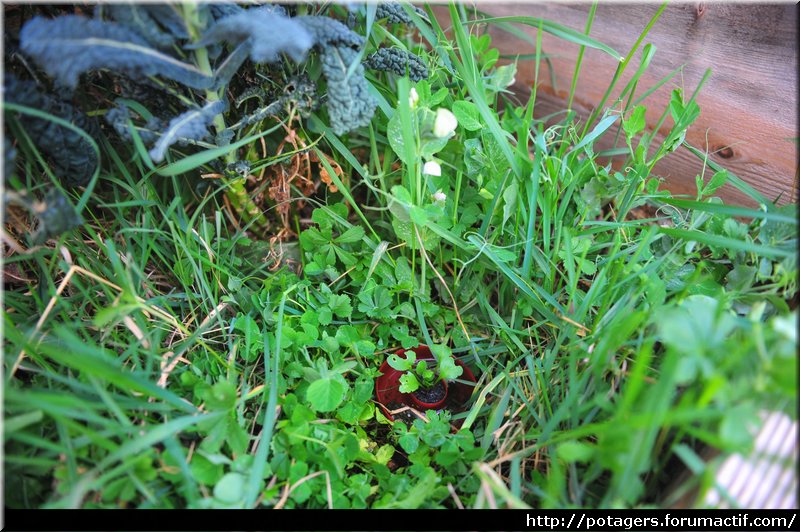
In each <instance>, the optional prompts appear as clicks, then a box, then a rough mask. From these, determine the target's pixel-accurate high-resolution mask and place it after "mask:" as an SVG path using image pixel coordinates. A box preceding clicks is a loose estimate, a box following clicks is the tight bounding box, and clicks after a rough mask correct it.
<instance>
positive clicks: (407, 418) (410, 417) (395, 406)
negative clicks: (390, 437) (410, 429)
mask: <svg viewBox="0 0 800 532" xmlns="http://www.w3.org/2000/svg"><path fill="white" fill-rule="evenodd" d="M404 406H406V405H404V404H401V403H395V402H391V403H389V404H388V405H386V408H388V409H389V411H390V412H394V411H396V410H400V409H402V408H403V407H404ZM392 417H393V418H395V419H396V420H400V421H403V422H404V423H405V424H406V425H409V426H410V425H411V423H413V422H414V420H415V419H418V418H417V416H416V415H415V414H414V412H412V411H411V410H410V409H406V410H403V411H402V412H398V413H396V414H392Z"/></svg>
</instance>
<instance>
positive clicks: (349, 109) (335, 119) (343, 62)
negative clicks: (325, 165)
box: [320, 46, 378, 135]
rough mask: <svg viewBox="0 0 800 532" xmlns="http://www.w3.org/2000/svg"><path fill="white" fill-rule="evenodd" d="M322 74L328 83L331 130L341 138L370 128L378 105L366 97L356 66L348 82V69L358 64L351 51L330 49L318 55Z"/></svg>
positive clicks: (341, 48) (369, 97)
mask: <svg viewBox="0 0 800 532" xmlns="http://www.w3.org/2000/svg"><path fill="white" fill-rule="evenodd" d="M320 58H321V60H322V73H323V74H324V75H325V79H326V80H327V82H328V116H329V117H330V121H331V129H333V132H334V133H336V134H337V135H343V134H344V133H347V132H349V131H352V130H354V129H356V128H359V127H363V126H366V125H368V124H369V122H370V120H372V115H373V114H374V113H375V108H376V107H377V106H378V102H377V101H375V98H373V97H372V95H371V94H370V93H369V88H368V85H367V80H366V79H365V78H364V67H363V66H362V65H358V66H357V67H356V69H355V71H354V72H353V75H352V76H350V79H347V69H348V68H349V67H350V65H351V64H352V63H353V62H354V61H358V52H357V51H356V50H353V49H352V48H346V47H335V46H331V47H328V48H325V49H324V50H323V51H322V52H321V53H320Z"/></svg>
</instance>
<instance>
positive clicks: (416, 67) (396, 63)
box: [364, 48, 428, 82]
mask: <svg viewBox="0 0 800 532" xmlns="http://www.w3.org/2000/svg"><path fill="white" fill-rule="evenodd" d="M364 65H365V66H366V67H367V68H370V69H372V70H382V71H384V72H392V73H394V74H397V75H398V76H405V75H406V74H408V77H409V78H411V81H414V82H416V81H419V80H421V79H428V67H427V66H425V62H424V61H423V60H422V59H421V58H419V57H418V56H416V55H414V54H412V53H411V52H407V51H405V50H401V49H399V48H381V49H380V50H378V51H377V52H375V53H373V54H372V55H370V56H369V57H367V59H366V61H364Z"/></svg>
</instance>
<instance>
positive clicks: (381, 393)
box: [375, 345, 478, 427]
mask: <svg viewBox="0 0 800 532" xmlns="http://www.w3.org/2000/svg"><path fill="white" fill-rule="evenodd" d="M411 351H414V353H415V354H416V355H417V360H434V361H435V360H436V359H435V358H434V356H433V354H432V353H431V350H430V349H428V346H426V345H420V346H419V347H414V348H412V349H411ZM405 352H406V350H405V349H400V350H398V351H396V353H397V354H398V355H402V354H403V353H405ZM455 362H456V365H457V366H461V367H462V368H464V372H463V373H462V374H461V376H460V377H459V378H458V379H457V380H455V381H453V382H450V383H447V394H446V396H445V399H444V405H446V407H447V409H448V410H450V412H451V413H453V414H456V413H458V412H461V411H463V410H464V406H465V405H466V404H467V401H469V398H470V397H471V396H472V390H473V389H474V388H475V384H476V383H477V382H478V380H477V379H476V378H475V375H474V374H473V373H472V371H471V370H470V369H469V368H468V367H467V366H466V365H465V364H464V363H463V362H461V361H460V360H458V359H456V361H455ZM380 371H381V373H382V375H381V376H380V377H378V378H377V379H375V395H376V397H377V399H378V404H379V406H380V407H381V410H382V411H383V414H384V415H385V416H386V418H387V419H389V420H390V421H394V417H393V416H392V414H391V413H390V408H389V405H390V404H392V403H394V404H397V405H402V406H409V407H411V408H414V409H416V410H421V411H423V412H424V411H427V410H439V409H441V408H442V406H438V407H425V406H422V405H420V404H418V403H417V402H416V401H415V400H414V397H413V395H412V394H410V393H402V392H401V391H400V376H401V375H402V374H403V372H402V371H397V370H396V369H394V368H393V367H391V366H390V365H389V363H388V362H384V363H383V364H382V365H381V368H380ZM462 422H463V420H461V419H458V420H455V421H453V425H455V426H457V427H460V426H461V423H462Z"/></svg>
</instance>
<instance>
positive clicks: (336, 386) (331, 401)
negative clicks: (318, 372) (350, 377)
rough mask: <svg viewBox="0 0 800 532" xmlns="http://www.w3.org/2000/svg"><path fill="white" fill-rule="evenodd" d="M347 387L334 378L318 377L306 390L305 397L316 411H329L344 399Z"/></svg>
mask: <svg viewBox="0 0 800 532" xmlns="http://www.w3.org/2000/svg"><path fill="white" fill-rule="evenodd" d="M346 392H347V387H346V386H345V384H344V383H342V382H341V381H340V380H338V379H336V378H327V379H319V380H316V381H314V382H312V383H311V384H310V385H309V387H308V389H307V390H306V399H307V400H308V403H309V404H310V405H311V408H313V409H314V410H316V411H317V412H331V411H332V410H335V409H336V407H337V406H339V405H340V404H341V403H342V401H343V400H344V396H345V393H346Z"/></svg>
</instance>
